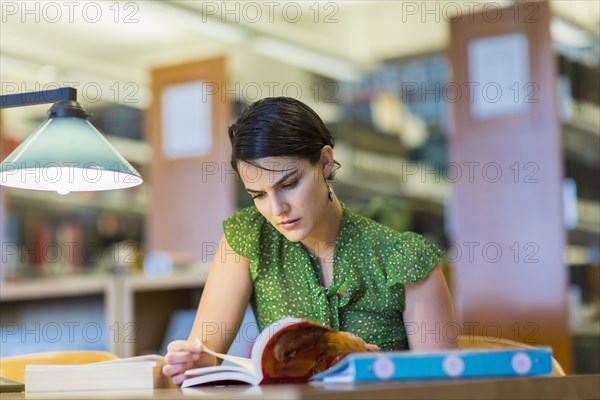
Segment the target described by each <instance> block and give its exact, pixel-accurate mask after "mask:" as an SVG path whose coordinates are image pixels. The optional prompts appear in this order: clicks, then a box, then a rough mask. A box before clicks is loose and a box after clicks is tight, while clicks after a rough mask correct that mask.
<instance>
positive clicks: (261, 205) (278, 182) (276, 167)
mask: <svg viewBox="0 0 600 400" xmlns="http://www.w3.org/2000/svg"><path fill="white" fill-rule="evenodd" d="M255 163H256V164H257V165H258V166H260V167H258V166H256V165H252V164H249V163H246V162H243V161H240V162H239V163H238V171H239V173H240V177H241V179H242V181H243V182H244V186H245V187H246V190H247V191H248V193H249V194H250V196H251V197H252V199H253V200H254V204H255V205H256V208H257V209H258V211H260V213H261V214H262V215H263V216H264V217H265V218H266V219H267V220H268V221H269V222H270V223H271V224H272V225H273V226H274V227H275V228H276V229H277V230H278V231H279V232H281V233H282V234H283V235H284V236H285V237H286V238H287V239H288V240H290V241H292V242H300V241H302V240H304V239H306V238H307V237H309V236H310V234H311V233H312V232H313V231H314V230H315V228H316V227H318V225H319V222H321V221H322V220H323V218H324V216H325V213H326V212H327V210H328V206H329V204H330V202H329V199H328V189H327V184H326V182H325V178H324V173H327V174H329V173H330V171H328V170H327V168H328V167H327V165H328V164H327V160H325V161H324V163H321V162H319V163H317V164H316V165H311V164H310V162H309V161H308V160H301V159H297V158H290V157H265V158H261V159H258V160H255ZM324 165H325V170H324V168H323V166H324Z"/></svg>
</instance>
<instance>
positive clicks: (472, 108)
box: [449, 1, 571, 371]
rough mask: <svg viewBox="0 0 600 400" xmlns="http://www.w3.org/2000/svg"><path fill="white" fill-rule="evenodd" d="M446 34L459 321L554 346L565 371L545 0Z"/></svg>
mask: <svg viewBox="0 0 600 400" xmlns="http://www.w3.org/2000/svg"><path fill="white" fill-rule="evenodd" d="M450 34H451V35H450V46H449V51H450V54H449V60H450V67H451V68H450V69H451V71H452V77H451V79H450V81H451V82H452V84H453V85H454V87H453V89H456V92H455V94H457V95H456V96H455V98H456V101H454V102H451V128H450V137H449V144H450V146H449V147H450V157H449V158H450V164H449V165H450V166H451V167H450V168H449V174H453V176H452V177H451V179H452V180H453V182H455V184H454V190H453V197H452V206H451V207H450V209H451V218H450V219H451V221H452V223H451V242H452V245H451V246H450V248H449V258H450V259H451V261H453V262H454V268H453V288H454V298H455V303H456V308H457V314H458V317H459V319H460V320H461V321H462V323H463V327H464V329H466V330H467V333H474V334H484V335H489V336H492V337H497V336H501V337H504V338H507V339H512V340H518V341H521V342H526V343H529V344H533V345H550V346H552V347H553V350H554V355H555V357H556V358H557V359H558V360H559V362H560V363H561V364H562V365H563V367H564V368H565V369H566V370H567V371H568V370H570V368H571V367H570V366H571V351H570V334H569V329H568V315H567V312H568V306H567V287H568V273H567V272H568V271H567V269H566V268H567V267H566V266H565V264H564V262H563V253H564V248H565V241H566V233H565V228H564V225H563V212H562V179H563V170H562V149H561V136H560V125H559V119H558V113H557V99H556V76H557V75H556V68H555V56H554V54H553V51H552V42H551V37H550V9H549V5H548V2H546V1H542V2H515V3H514V4H513V6H511V7H510V8H506V9H503V10H500V11H499V10H498V9H497V7H487V8H484V10H483V11H482V12H480V13H476V14H471V15H462V16H460V17H457V18H455V19H454V20H453V21H452V22H451V23H450ZM458 88H460V89H461V91H459V90H458ZM498 88H501V90H502V93H501V94H500V96H501V97H499V93H498ZM458 173H462V174H461V175H460V176H459V175H458Z"/></svg>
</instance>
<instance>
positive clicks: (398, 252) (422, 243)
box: [387, 232, 444, 287]
mask: <svg viewBox="0 0 600 400" xmlns="http://www.w3.org/2000/svg"><path fill="white" fill-rule="evenodd" d="M443 256H444V253H443V252H442V251H441V250H440V249H439V248H438V247H437V246H436V245H435V244H433V243H432V242H431V241H430V240H428V239H426V238H424V237H423V236H421V235H419V234H417V233H414V232H404V233H402V234H400V236H399V239H398V241H397V242H396V244H395V246H394V248H393V249H392V253H391V254H390V258H389V260H388V264H387V284H388V286H390V287H391V286H394V285H396V284H398V283H402V284H406V283H413V282H418V281H420V280H421V279H423V278H425V277H426V276H427V275H429V272H431V270H432V269H433V268H434V267H435V266H436V265H437V264H438V262H439V261H440V260H441V259H442V257H443Z"/></svg>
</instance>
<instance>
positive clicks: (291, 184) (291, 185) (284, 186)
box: [282, 181, 298, 189]
mask: <svg viewBox="0 0 600 400" xmlns="http://www.w3.org/2000/svg"><path fill="white" fill-rule="evenodd" d="M297 183H298V181H294V182H290V183H288V184H285V185H283V186H282V188H284V189H291V188H293V187H294V186H296V184H297Z"/></svg>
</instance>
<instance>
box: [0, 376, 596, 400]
mask: <svg viewBox="0 0 600 400" xmlns="http://www.w3.org/2000/svg"><path fill="white" fill-rule="evenodd" d="M190 397H198V398H203V399H230V398H244V399H278V400H279V399H281V400H284V399H290V400H291V399H320V398H328V399H340V400H350V399H364V398H372V399H398V398H411V399H431V398H438V399H535V400H542V399H563V398H564V399H567V398H568V399H598V398H600V374H594V375H567V376H564V377H558V378H554V377H537V378H495V379H464V380H458V379H457V380H438V381H404V382H375V383H361V384H335V385H323V384H308V385H263V386H229V387H196V388H189V389H183V390H182V389H157V390H153V391H147V392H138V391H123V392H118V393H117V392H110V391H103V392H65V393H30V394H26V393H2V394H1V395H0V398H2V399H72V398H87V399H99V398H120V399H183V398H190Z"/></svg>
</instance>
